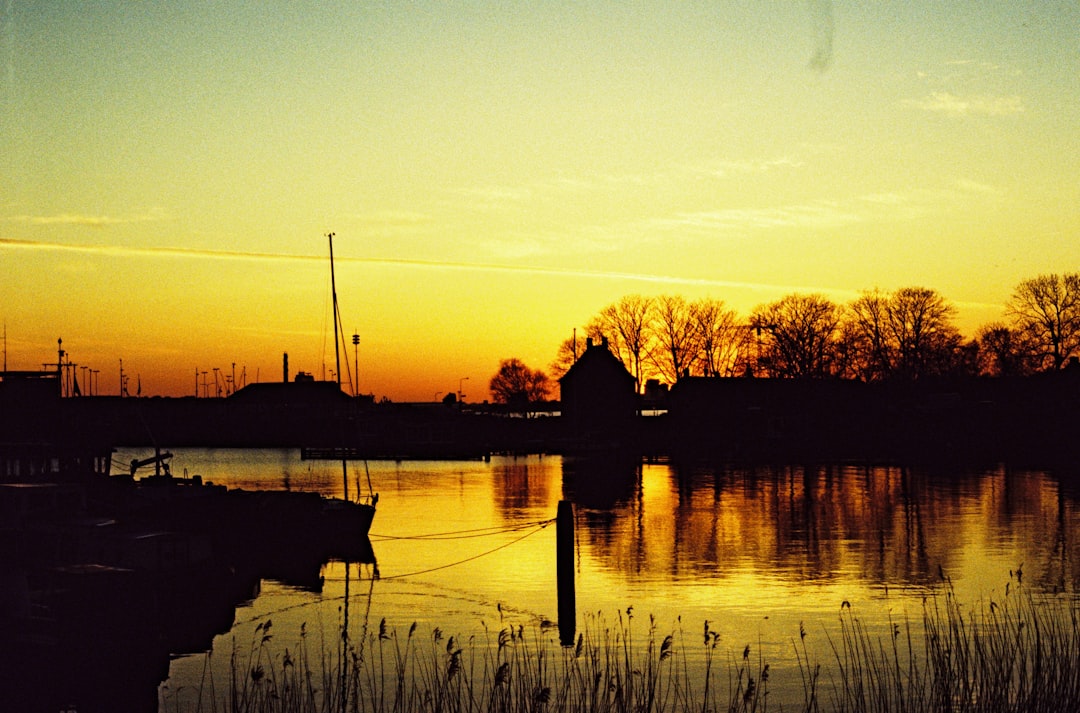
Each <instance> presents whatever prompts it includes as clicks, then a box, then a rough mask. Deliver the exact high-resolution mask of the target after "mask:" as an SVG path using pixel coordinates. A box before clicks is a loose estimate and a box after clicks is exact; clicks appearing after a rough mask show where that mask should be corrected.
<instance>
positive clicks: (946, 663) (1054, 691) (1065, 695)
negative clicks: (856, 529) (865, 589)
mask: <svg viewBox="0 0 1080 713" xmlns="http://www.w3.org/2000/svg"><path fill="white" fill-rule="evenodd" d="M1010 580H1011V581H1010V582H1009V583H1008V584H1007V586H1006V589H1005V595H1004V596H1003V597H1002V598H1000V599H998V600H989V601H988V602H987V603H985V605H981V604H980V605H977V606H973V607H970V608H968V607H965V606H964V605H963V603H961V602H960V601H958V599H957V597H956V595H955V593H954V591H953V589H952V586H951V583H949V582H946V585H945V588H944V591H943V593H942V594H940V595H937V596H930V597H927V598H926V599H924V601H923V610H922V616H921V618H920V619H919V620H917V621H915V622H910V621H903V622H894V621H891V620H890V621H889V622H888V631H887V633H886V634H885V635H884V636H883V635H881V634H873V633H871V632H870V631H869V630H868V627H867V626H866V624H865V623H864V622H863V621H862V620H861V619H860V618H859V616H858V615H857V614H856V613H855V612H854V611H853V610H852V608H851V607H850V605H847V604H846V603H845V605H843V606H842V607H841V614H840V631H839V634H837V635H836V636H835V637H833V636H831V635H830V636H829V641H830V645H831V649H832V654H833V663H834V664H835V667H834V669H833V670H831V671H829V681H830V683H831V686H830V696H829V705H828V706H827V707H826V706H822V707H821V710H829V711H836V712H837V713H863V712H867V713H869V712H871V711H874V712H877V711H897V712H899V713H922V712H931V711H950V712H952V713H968V712H971V713H998V712H1005V711H1017V712H1020V711H1024V712H1030V713H1038V712H1039V711H1048V712H1049V711H1063V710H1080V617H1078V612H1080V610H1078V602H1077V600H1076V598H1075V596H1074V595H1068V596H1065V595H1061V596H1052V595H1037V594H1034V593H1029V592H1026V591H1024V590H1023V588H1022V586H1021V584H1022V574H1021V573H1020V570H1017V572H1016V573H1011V574H1010ZM799 669H800V671H801V672H803V679H804V681H806V680H808V679H813V678H814V675H812V674H811V673H808V672H809V671H810V664H809V660H808V659H807V658H805V657H802V658H800V659H799ZM816 673H817V669H815V670H814V674H816ZM806 690H807V692H808V695H807V700H808V701H809V702H811V703H812V706H811V707H810V709H811V710H815V711H816V710H819V706H818V697H817V695H816V691H814V690H812V687H807V688H806Z"/></svg>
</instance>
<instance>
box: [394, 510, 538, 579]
mask: <svg viewBox="0 0 1080 713" xmlns="http://www.w3.org/2000/svg"><path fill="white" fill-rule="evenodd" d="M552 522H555V521H554V520H549V521H548V522H544V523H540V525H539V527H537V528H536V529H535V530H532V531H530V532H526V533H525V534H524V535H522V536H521V537H519V538H517V539H516V540H511V541H510V542H505V543H503V544H501V545H499V546H498V547H495V548H493V549H490V550H488V551H487V552H481V553H480V554H478V555H473V556H472V557H466V558H465V559H463V560H458V561H457V562H451V563H450V564H444V565H440V566H438V567H432V568H430V569H422V570H420V571H418V572H409V573H407V574H392V575H390V576H389V577H384V576H382V575H380V576H379V581H384V580H387V579H404V578H405V577H416V576H418V575H421V574H428V573H429V572H438V571H439V570H441V569H449V568H451V567H456V566H458V565H459V564H465V563H466V562H472V561H473V560H478V559H480V558H481V557H485V556H487V555H490V554H493V553H495V552H498V551H499V550H503V549H506V548H507V547H509V546H510V545H516V544H517V543H519V542H521V541H522V540H524V539H525V538H526V537H531V536H532V535H535V534H536V533H538V532H540V531H541V530H543V529H544V528H546V527H547V526H548V525H550V524H551V523H552Z"/></svg>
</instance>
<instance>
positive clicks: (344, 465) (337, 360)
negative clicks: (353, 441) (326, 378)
mask: <svg viewBox="0 0 1080 713" xmlns="http://www.w3.org/2000/svg"><path fill="white" fill-rule="evenodd" d="M326 239H327V240H328V241H330V295H331V297H332V301H333V303H334V304H333V309H334V364H335V366H336V368H337V372H336V374H337V377H336V378H337V385H338V388H339V389H340V388H341V347H340V343H339V340H338V331H339V329H340V327H339V325H338V302H337V284H336V283H335V282H334V234H333V233H327V234H326ZM342 446H343V447H344V444H342ZM341 483H342V486H343V491H342V497H343V499H345V500H348V499H349V469H348V461H346V460H345V458H344V457H342V459H341Z"/></svg>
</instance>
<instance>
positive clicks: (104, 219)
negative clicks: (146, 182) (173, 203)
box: [7, 211, 165, 228]
mask: <svg viewBox="0 0 1080 713" xmlns="http://www.w3.org/2000/svg"><path fill="white" fill-rule="evenodd" d="M164 219H165V216H164V214H163V213H161V212H160V211H151V212H149V213H142V214H138V215H131V216H119V217H117V216H108V215H84V214H80V213H59V214H57V215H14V216H11V217H9V218H7V220H9V221H11V222H13V223H24V224H26V225H75V226H82V227H86V228H107V227H109V226H112V225H126V224H130V223H150V222H154V221H159V220H164Z"/></svg>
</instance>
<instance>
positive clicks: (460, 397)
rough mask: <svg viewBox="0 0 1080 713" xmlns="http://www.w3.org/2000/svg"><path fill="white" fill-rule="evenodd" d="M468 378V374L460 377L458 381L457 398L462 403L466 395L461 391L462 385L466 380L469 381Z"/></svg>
mask: <svg viewBox="0 0 1080 713" xmlns="http://www.w3.org/2000/svg"><path fill="white" fill-rule="evenodd" d="M468 380H469V377H467V376H463V377H461V378H460V379H458V382H457V400H458V403H461V401H462V399H463V398H464V397H465V395H464V394H462V393H461V385H462V384H463V383H464V382H466V381H468Z"/></svg>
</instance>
